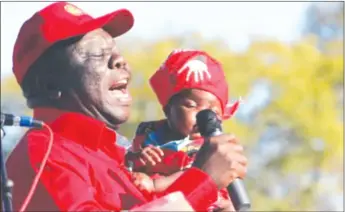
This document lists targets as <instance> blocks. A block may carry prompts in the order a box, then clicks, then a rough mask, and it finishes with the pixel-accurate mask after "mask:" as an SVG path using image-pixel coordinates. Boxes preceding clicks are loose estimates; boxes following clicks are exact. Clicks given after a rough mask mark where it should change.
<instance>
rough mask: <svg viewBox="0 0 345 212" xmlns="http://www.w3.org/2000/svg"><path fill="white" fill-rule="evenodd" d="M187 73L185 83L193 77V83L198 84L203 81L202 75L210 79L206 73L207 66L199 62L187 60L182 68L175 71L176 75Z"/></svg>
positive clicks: (207, 72)
mask: <svg viewBox="0 0 345 212" xmlns="http://www.w3.org/2000/svg"><path fill="white" fill-rule="evenodd" d="M185 71H187V76H186V81H187V82H188V81H189V80H190V77H191V75H193V76H194V81H195V82H199V80H200V81H203V80H204V75H205V74H206V76H207V77H208V79H211V74H210V73H209V71H208V68H207V65H206V64H205V63H204V62H202V61H200V60H189V61H188V62H187V63H185V64H184V65H183V66H182V68H180V69H179V70H178V71H177V74H178V75H179V74H181V73H183V72H185Z"/></svg>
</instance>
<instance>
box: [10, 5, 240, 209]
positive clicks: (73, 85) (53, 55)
mask: <svg viewBox="0 0 345 212" xmlns="http://www.w3.org/2000/svg"><path fill="white" fill-rule="evenodd" d="M133 23H134V19H133V16H132V14H131V13H130V12H129V11H128V10H118V11H115V12H113V13H110V14H108V15H105V16H102V17H100V18H96V19H93V18H92V17H90V16H89V15H87V14H86V13H84V12H83V11H81V10H80V9H78V8H77V7H75V6H74V5H72V4H68V3H64V2H59V3H53V4H51V5H49V6H48V7H46V8H44V9H43V10H41V11H39V12H37V13H36V14H35V15H33V17H31V18H30V19H29V20H28V21H27V22H25V23H24V25H23V26H22V28H21V30H20V32H19V35H18V38H17V41H16V43H15V47H14V53H13V72H14V74H15V76H16V78H17V81H18V83H19V84H20V86H21V88H22V90H23V94H24V96H25V97H26V99H27V104H28V106H29V107H30V108H32V109H33V112H34V117H35V118H36V119H39V120H42V121H44V122H45V123H47V124H48V125H49V126H50V127H51V129H52V130H53V133H54V137H53V140H54V144H53V148H52V151H51V154H50V156H49V159H48V162H47V166H46V168H45V170H44V172H43V174H42V176H41V182H42V183H41V184H40V185H39V188H38V190H37V191H36V194H35V196H34V198H33V200H32V202H31V203H30V206H29V208H28V210H30V211H34V210H35V211H52V210H63V211H90V210H98V211H104V210H116V211H119V210H124V209H131V208H133V207H136V206H139V205H143V204H145V203H148V202H151V201H152V200H153V199H155V198H157V197H160V196H163V195H165V194H168V193H171V192H174V191H181V192H182V193H183V194H184V195H185V197H186V199H187V200H188V201H189V203H190V204H191V206H192V207H193V208H194V209H195V210H205V209H206V208H207V207H208V206H209V205H210V204H212V203H213V202H214V201H215V200H216V199H217V190H218V189H221V188H224V187H226V186H227V185H228V184H229V183H231V182H232V180H233V179H235V178H237V177H244V175H245V172H246V171H245V169H246V163H247V161H246V158H245V157H244V156H243V148H242V147H241V146H240V145H239V144H238V141H237V140H236V139H235V137H234V136H231V135H222V136H218V137H214V138H212V139H210V142H207V144H206V145H204V146H203V151H202V152H203V154H202V155H199V156H197V158H196V161H195V165H194V167H192V168H190V169H188V170H186V171H185V172H184V173H183V174H182V175H181V177H179V178H178V179H177V180H176V181H175V182H174V183H173V184H172V185H171V186H170V187H168V188H167V189H166V190H165V191H164V192H161V193H157V194H150V195H148V194H145V193H142V192H140V190H139V189H138V188H137V187H136V186H135V185H134V184H133V182H132V178H131V174H130V173H129V172H128V171H127V169H126V167H125V166H124V153H125V150H124V149H123V148H121V147H119V146H117V145H116V140H117V138H118V135H117V134H116V132H115V131H116V129H117V128H118V126H119V125H120V124H122V123H124V122H125V121H127V119H128V117H129V113H130V105H131V101H132V99H131V96H130V94H129V92H128V89H127V85H128V82H129V81H130V79H131V72H130V69H129V67H128V65H127V63H126V61H125V60H124V58H123V57H121V55H120V53H119V52H118V50H117V48H116V44H115V42H114V40H113V38H114V37H117V36H120V35H122V34H124V33H125V32H127V31H128V30H129V29H130V28H131V27H132V26H133ZM48 140H49V134H48V131H47V130H46V129H42V130H31V131H29V132H28V133H27V134H26V135H25V136H24V138H23V139H22V140H21V142H20V143H19V144H18V146H17V147H16V149H15V150H14V151H13V153H12V154H11V156H10V157H9V160H8V162H7V168H8V171H9V177H10V178H11V179H12V180H13V181H14V183H15V186H14V190H13V200H14V210H18V208H19V206H20V204H22V201H23V199H24V198H25V195H26V194H27V192H28V189H29V186H30V184H31V181H32V177H33V175H34V173H35V172H37V169H38V167H39V165H40V163H41V162H42V158H43V156H44V154H45V152H46V151H47V146H48ZM33 170H34V172H33ZM47 193H48V194H47Z"/></svg>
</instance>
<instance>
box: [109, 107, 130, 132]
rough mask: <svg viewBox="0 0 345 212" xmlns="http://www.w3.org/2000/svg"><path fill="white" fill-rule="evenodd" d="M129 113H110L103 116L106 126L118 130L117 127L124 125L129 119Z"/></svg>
mask: <svg viewBox="0 0 345 212" xmlns="http://www.w3.org/2000/svg"><path fill="white" fill-rule="evenodd" d="M129 115H130V112H129V110H128V111H120V110H118V111H116V113H110V114H108V115H107V116H105V119H106V122H107V123H106V124H107V125H108V126H109V127H111V128H113V129H118V128H119V125H121V124H124V123H125V122H127V121H128V119H129Z"/></svg>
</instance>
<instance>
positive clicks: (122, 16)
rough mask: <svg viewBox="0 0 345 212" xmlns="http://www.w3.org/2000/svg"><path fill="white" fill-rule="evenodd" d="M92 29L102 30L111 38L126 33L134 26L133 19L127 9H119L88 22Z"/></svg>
mask: <svg viewBox="0 0 345 212" xmlns="http://www.w3.org/2000/svg"><path fill="white" fill-rule="evenodd" d="M89 24H90V25H93V26H94V27H92V28H94V29H97V28H103V29H104V30H105V31H107V32H108V33H109V34H110V35H111V36H112V37H118V36H120V35H122V34H124V33H126V32H128V31H129V30H130V29H131V28H132V27H133V25H134V17H133V15H132V13H131V12H130V11H129V10H127V9H120V10H117V11H115V12H112V13H109V14H106V15H104V16H101V17H98V18H95V19H94V20H92V21H90V23H89Z"/></svg>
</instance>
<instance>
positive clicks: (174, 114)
mask: <svg viewBox="0 0 345 212" xmlns="http://www.w3.org/2000/svg"><path fill="white" fill-rule="evenodd" d="M150 84H151V87H152V88H153V90H154V92H155V94H156V96H157V98H158V100H159V102H160V104H161V105H162V107H163V110H164V114H165V117H166V119H163V120H158V121H150V122H143V123H141V124H140V125H139V126H138V128H137V131H136V136H135V138H134V140H133V144H132V147H131V149H130V151H129V152H128V154H127V155H126V161H127V165H129V166H130V167H131V169H133V171H135V172H136V173H133V176H134V178H135V183H136V184H137V186H139V187H140V188H141V189H142V190H145V191H147V192H152V191H153V190H154V191H155V192H159V191H163V190H164V189H165V188H167V187H168V186H169V185H170V184H171V183H172V182H173V181H174V180H175V179H177V178H178V177H179V176H180V174H181V173H182V172H183V170H184V169H186V168H189V167H190V166H191V165H192V163H193V161H194V157H195V155H196V153H197V152H198V150H199V149H200V147H201V146H202V144H203V142H204V139H203V137H201V135H200V133H199V130H198V128H197V126H196V114H197V113H198V112H199V111H201V110H204V109H211V110H213V111H214V112H215V113H216V114H217V115H218V117H219V118H220V119H221V120H225V119H228V118H230V117H231V116H232V115H233V114H234V112H235V111H236V110H237V108H238V105H239V102H238V101H237V102H236V103H235V104H233V105H231V106H230V105H229V104H228V85H227V82H226V79H225V75H224V72H223V69H222V66H221V64H220V63H219V62H217V61H216V60H215V59H214V58H212V57H211V56H210V55H208V54H207V53H206V52H203V51H197V50H175V51H173V52H172V53H171V54H170V55H169V56H168V58H167V59H166V61H165V62H164V63H163V65H162V66H161V67H160V68H159V69H158V71H156V73H155V74H154V75H153V76H152V77H151V79H150ZM142 173H145V174H142ZM146 174H147V175H146ZM218 199H219V201H217V202H216V203H215V204H214V205H212V206H210V209H209V210H210V211H215V210H216V209H224V208H227V209H228V210H229V209H231V210H233V208H232V204H231V201H230V198H229V195H228V192H227V191H226V189H223V190H221V191H219V198H218Z"/></svg>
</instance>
